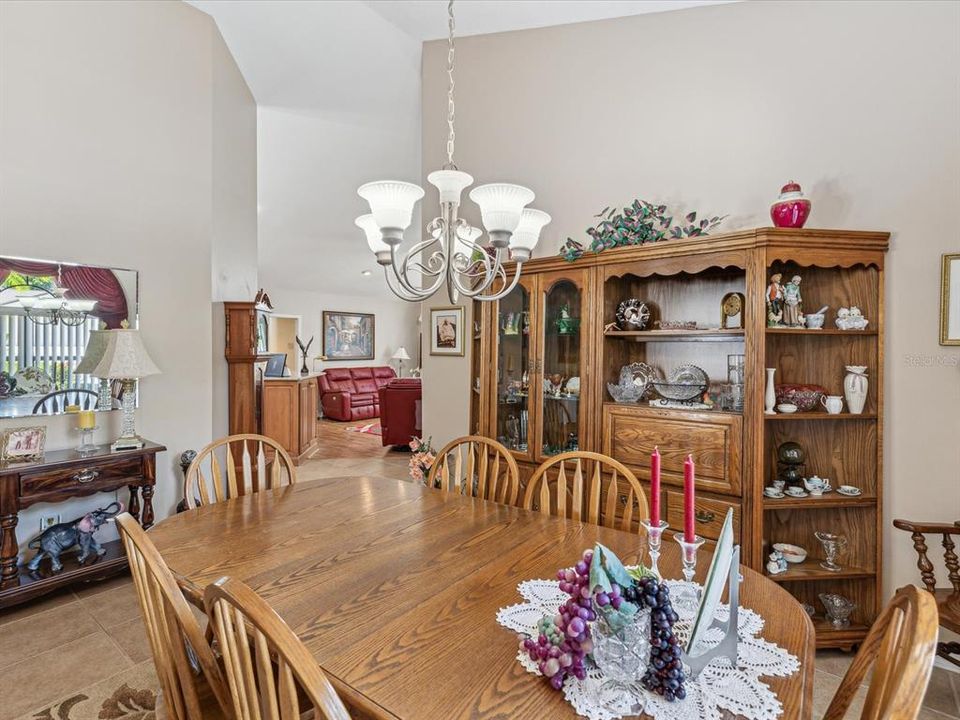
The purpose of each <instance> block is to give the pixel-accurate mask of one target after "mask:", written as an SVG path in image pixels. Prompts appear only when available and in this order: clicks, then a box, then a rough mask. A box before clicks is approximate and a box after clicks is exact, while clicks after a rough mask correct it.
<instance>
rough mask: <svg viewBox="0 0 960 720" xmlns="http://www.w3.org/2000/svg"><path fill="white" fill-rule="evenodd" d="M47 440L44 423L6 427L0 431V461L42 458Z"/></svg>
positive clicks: (28, 460)
mask: <svg viewBox="0 0 960 720" xmlns="http://www.w3.org/2000/svg"><path fill="white" fill-rule="evenodd" d="M46 440H47V428H46V426H45V425H32V426H29V427H18V428H7V429H6V430H2V431H0V462H4V463H8V462H10V463H13V462H33V461H34V460H40V459H42V458H43V446H44V443H45V442H46Z"/></svg>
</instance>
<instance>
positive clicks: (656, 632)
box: [623, 577, 687, 702]
mask: <svg viewBox="0 0 960 720" xmlns="http://www.w3.org/2000/svg"><path fill="white" fill-rule="evenodd" d="M623 597H624V598H626V599H627V600H629V601H630V602H635V603H636V604H637V605H639V606H640V607H648V608H650V667H649V668H648V669H647V672H646V674H645V675H644V676H643V680H642V681H641V682H642V684H643V686H644V687H645V688H646V689H647V690H650V691H651V692H655V693H657V694H658V695H662V696H663V697H664V699H666V700H667V701H669V702H673V701H674V700H683V699H684V698H685V697H686V696H687V691H686V689H685V688H684V684H683V683H684V676H683V663H682V661H681V659H680V655H681V648H680V641H679V639H678V638H677V636H676V635H674V634H673V624H674V623H675V622H676V621H677V613H676V611H674V609H673V606H672V605H671V604H670V588H668V587H667V585H666V584H665V583H660V582H659V581H658V580H657V578H655V577H642V578H640V579H639V580H637V581H636V583H635V584H634V585H632V586H631V587H628V588H625V589H624V590H623Z"/></svg>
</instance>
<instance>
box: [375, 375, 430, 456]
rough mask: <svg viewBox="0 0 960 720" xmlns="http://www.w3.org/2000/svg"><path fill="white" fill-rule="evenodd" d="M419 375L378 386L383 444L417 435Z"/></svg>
mask: <svg viewBox="0 0 960 720" xmlns="http://www.w3.org/2000/svg"><path fill="white" fill-rule="evenodd" d="M421 397H422V392H421V386H420V378H402V379H400V378H398V379H396V380H391V381H390V382H389V383H387V384H386V385H384V386H383V387H381V388H380V431H381V432H380V440H381V442H382V443H383V446H384V447H388V446H390V445H406V444H407V443H409V442H410V438H413V437H420V433H421V427H420V426H421V422H420V418H421V416H420V405H421Z"/></svg>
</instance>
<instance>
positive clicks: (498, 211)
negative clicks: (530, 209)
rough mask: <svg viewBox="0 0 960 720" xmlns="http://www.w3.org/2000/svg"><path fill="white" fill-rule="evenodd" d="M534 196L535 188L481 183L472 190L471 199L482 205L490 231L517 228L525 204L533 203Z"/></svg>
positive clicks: (485, 224) (484, 221) (511, 230)
mask: <svg viewBox="0 0 960 720" xmlns="http://www.w3.org/2000/svg"><path fill="white" fill-rule="evenodd" d="M534 197H535V195H534V194H533V190H530V189H528V188H525V187H523V186H522V185H512V184H510V183H491V184H489V185H480V186H478V187H475V188H474V189H473V190H471V191H470V199H471V200H473V201H474V202H475V203H476V204H477V205H478V206H479V207H480V215H481V217H482V218H483V226H484V227H485V228H486V229H487V232H488V233H494V232H507V233H512V232H513V231H514V230H516V229H517V225H519V224H520V215H521V213H522V212H523V208H524V206H525V205H529V204H530V203H532V202H533V199H534Z"/></svg>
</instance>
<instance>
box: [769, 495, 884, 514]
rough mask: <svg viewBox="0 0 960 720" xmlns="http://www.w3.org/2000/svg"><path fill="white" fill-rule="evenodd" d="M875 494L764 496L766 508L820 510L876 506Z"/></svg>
mask: <svg viewBox="0 0 960 720" xmlns="http://www.w3.org/2000/svg"><path fill="white" fill-rule="evenodd" d="M876 504H877V498H876V496H875V495H852V496H851V495H841V494H840V493H838V492H836V491H834V492H832V493H829V494H827V495H820V496H816V495H808V496H807V497H805V498H794V497H789V496H787V497H784V498H770V497H766V496H764V498H763V509H764V510H818V509H820V508H853V507H875V506H876Z"/></svg>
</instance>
